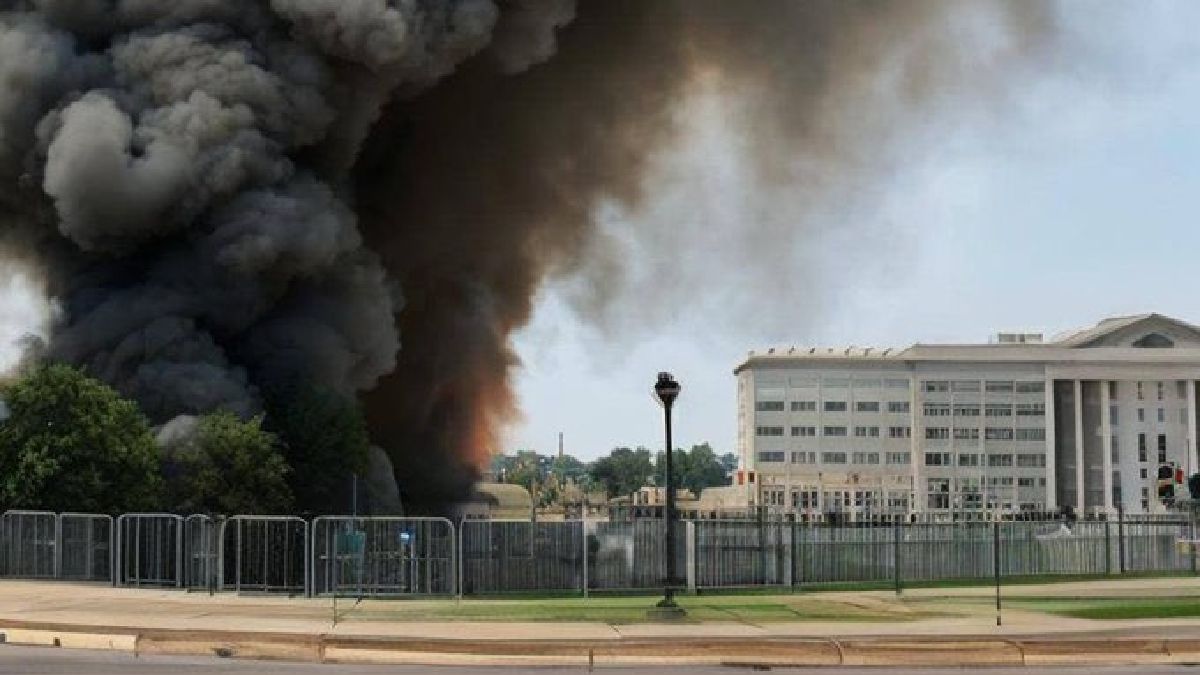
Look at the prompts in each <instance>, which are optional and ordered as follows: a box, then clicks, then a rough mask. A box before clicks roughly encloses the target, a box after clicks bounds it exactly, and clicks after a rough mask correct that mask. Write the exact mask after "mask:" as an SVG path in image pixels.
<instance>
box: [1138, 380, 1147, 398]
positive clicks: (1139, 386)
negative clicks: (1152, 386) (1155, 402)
mask: <svg viewBox="0 0 1200 675" xmlns="http://www.w3.org/2000/svg"><path fill="white" fill-rule="evenodd" d="M1137 397H1138V400H1139V401H1141V400H1143V399H1145V396H1144V395H1143V393H1142V383H1141V382H1138V383H1137Z"/></svg>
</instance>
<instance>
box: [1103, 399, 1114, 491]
mask: <svg viewBox="0 0 1200 675" xmlns="http://www.w3.org/2000/svg"><path fill="white" fill-rule="evenodd" d="M1100 441H1101V447H1102V448H1103V451H1104V457H1103V458H1102V466H1103V467H1104V504H1103V506H1104V512H1105V513H1108V512H1110V511H1112V508H1113V481H1112V469H1113V465H1112V410H1111V405H1110V398H1109V383H1108V381H1107V380H1101V381H1100Z"/></svg>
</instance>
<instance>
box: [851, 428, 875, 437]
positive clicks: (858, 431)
mask: <svg viewBox="0 0 1200 675" xmlns="http://www.w3.org/2000/svg"><path fill="white" fill-rule="evenodd" d="M854 436H855V437H856V438H879V427H854Z"/></svg>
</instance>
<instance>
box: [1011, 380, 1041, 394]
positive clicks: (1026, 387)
mask: <svg viewBox="0 0 1200 675" xmlns="http://www.w3.org/2000/svg"><path fill="white" fill-rule="evenodd" d="M1016 389H1017V393H1018V394H1041V393H1043V392H1045V391H1046V383H1045V382H1018V383H1017V385H1016Z"/></svg>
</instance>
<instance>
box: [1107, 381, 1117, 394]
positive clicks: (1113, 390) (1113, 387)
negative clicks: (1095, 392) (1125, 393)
mask: <svg viewBox="0 0 1200 675" xmlns="http://www.w3.org/2000/svg"><path fill="white" fill-rule="evenodd" d="M1108 397H1109V398H1116V397H1117V381H1116V380H1110V381H1109V383H1108Z"/></svg>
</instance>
